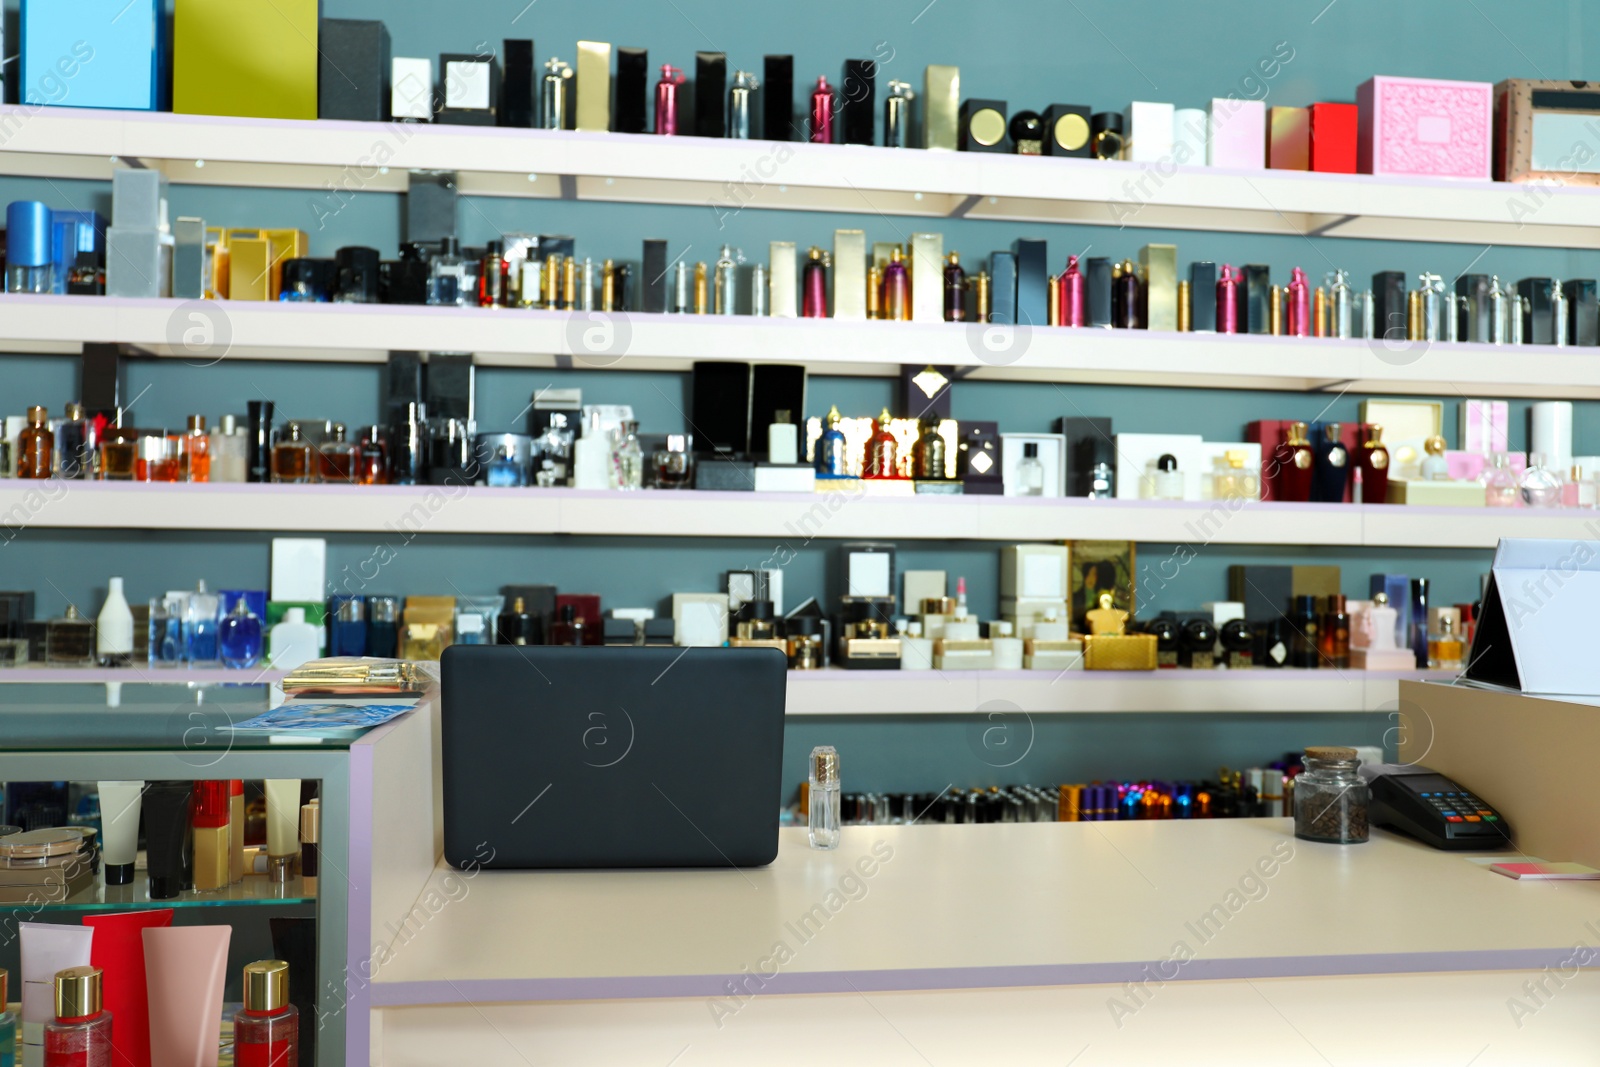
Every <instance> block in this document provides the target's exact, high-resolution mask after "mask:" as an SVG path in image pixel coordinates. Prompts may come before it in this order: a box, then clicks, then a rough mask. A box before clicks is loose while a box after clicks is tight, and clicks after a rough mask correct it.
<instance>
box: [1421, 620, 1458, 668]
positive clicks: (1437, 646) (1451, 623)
mask: <svg viewBox="0 0 1600 1067" xmlns="http://www.w3.org/2000/svg"><path fill="white" fill-rule="evenodd" d="M1431 614H1432V615H1433V618H1432V620H1430V621H1431V622H1432V624H1433V625H1431V626H1430V627H1428V667H1429V668H1430V669H1432V670H1441V671H1458V670H1460V669H1461V653H1462V647H1463V643H1462V640H1461V634H1460V629H1461V616H1460V613H1459V612H1457V611H1456V609H1455V608H1434V609H1433V611H1432V613H1431Z"/></svg>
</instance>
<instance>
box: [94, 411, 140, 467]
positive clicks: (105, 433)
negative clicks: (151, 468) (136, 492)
mask: <svg viewBox="0 0 1600 1067" xmlns="http://www.w3.org/2000/svg"><path fill="white" fill-rule="evenodd" d="M122 418H123V415H122V409H121V408H118V409H117V410H116V411H115V412H114V413H113V418H112V419H111V422H110V423H109V424H107V426H106V427H105V429H104V430H102V431H101V433H100V461H99V464H98V467H99V472H100V478H101V479H102V480H103V481H112V482H127V481H132V480H133V469H134V466H135V465H136V462H137V460H138V455H139V432H138V431H137V430H134V429H131V428H127V427H124V426H123V425H122Z"/></svg>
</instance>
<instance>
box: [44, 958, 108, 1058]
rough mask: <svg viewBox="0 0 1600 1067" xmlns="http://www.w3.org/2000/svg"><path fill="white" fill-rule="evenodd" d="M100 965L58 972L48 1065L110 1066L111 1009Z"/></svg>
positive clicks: (49, 1027)
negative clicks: (103, 991)
mask: <svg viewBox="0 0 1600 1067" xmlns="http://www.w3.org/2000/svg"><path fill="white" fill-rule="evenodd" d="M102 978H103V972H102V971H101V970H100V968H98V967H68V968H67V969H66V970H64V971H57V972H56V976H55V982H54V985H55V1018H54V1019H53V1020H52V1021H50V1022H47V1023H45V1024H44V1067H101V1065H105V1067H109V1065H110V1063H111V1062H112V1052H111V1013H110V1012H109V1011H106V1010H105V1007H104V1002H103V1000H102V989H101V982H102Z"/></svg>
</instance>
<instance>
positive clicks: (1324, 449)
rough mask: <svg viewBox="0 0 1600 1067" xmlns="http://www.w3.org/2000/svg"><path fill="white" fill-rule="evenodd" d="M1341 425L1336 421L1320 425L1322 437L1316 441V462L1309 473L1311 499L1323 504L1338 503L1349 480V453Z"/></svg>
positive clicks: (1341, 499) (1341, 500)
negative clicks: (1342, 436)
mask: <svg viewBox="0 0 1600 1067" xmlns="http://www.w3.org/2000/svg"><path fill="white" fill-rule="evenodd" d="M1342 431H1343V427H1342V426H1340V425H1339V424H1338V423H1337V422H1327V423H1323V425H1322V439H1321V440H1320V441H1318V442H1317V443H1316V463H1315V465H1314V466H1313V468H1312V474H1311V499H1312V500H1313V501H1319V502H1322V503H1325V504H1338V503H1341V502H1343V500H1344V490H1345V486H1346V484H1347V483H1348V482H1349V480H1350V455H1349V453H1348V452H1346V451H1345V447H1344V443H1343V441H1342V440H1341V437H1340V434H1341V433H1342Z"/></svg>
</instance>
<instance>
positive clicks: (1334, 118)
mask: <svg viewBox="0 0 1600 1067" xmlns="http://www.w3.org/2000/svg"><path fill="white" fill-rule="evenodd" d="M1359 126H1360V112H1359V111H1358V109H1357V108H1356V105H1354V104H1312V105H1311V158H1310V163H1311V169H1312V170H1314V171H1320V172H1321V173H1323V174H1354V173H1356V131H1357V129H1358V128H1359Z"/></svg>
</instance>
